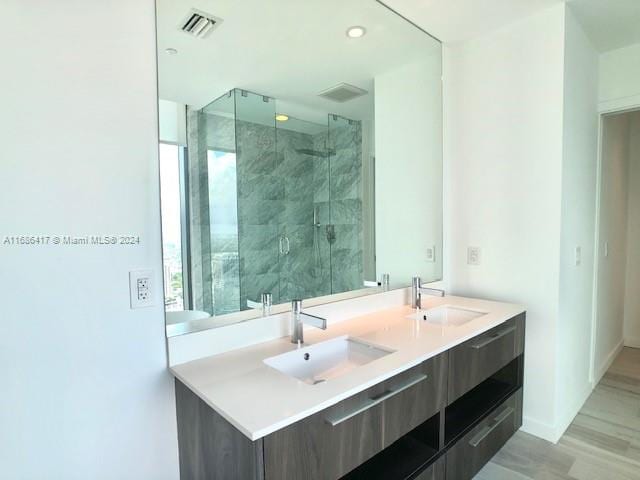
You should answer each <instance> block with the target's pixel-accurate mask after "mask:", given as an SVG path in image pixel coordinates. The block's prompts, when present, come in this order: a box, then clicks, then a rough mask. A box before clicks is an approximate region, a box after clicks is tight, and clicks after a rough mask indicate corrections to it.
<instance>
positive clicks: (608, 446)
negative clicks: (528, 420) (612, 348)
mask: <svg viewBox="0 0 640 480" xmlns="http://www.w3.org/2000/svg"><path fill="white" fill-rule="evenodd" d="M507 479H509V480H511V479H513V480H559V479H571V480H632V479H633V480H635V479H638V480H640V349H632V348H625V349H624V350H623V351H622V353H621V354H620V355H619V356H618V358H617V359H616V360H615V362H614V363H613V365H612V366H611V368H610V369H609V371H608V372H607V373H606V374H605V376H604V377H603V378H602V380H601V381H600V383H599V384H598V386H597V387H596V388H595V390H594V391H593V393H592V394H591V396H590V397H589V399H588V400H587V402H586V403H585V405H584V407H582V410H580V413H579V414H578V416H577V417H576V418H575V420H574V421H573V423H572V424H571V426H570V427H569V429H568V430H567V432H566V433H565V434H564V436H563V437H562V438H561V439H560V441H559V442H558V444H557V445H553V444H552V443H549V442H546V441H544V440H540V439H538V438H536V437H532V436H531V435H527V434H526V433H522V432H518V433H517V434H516V435H515V436H514V437H513V438H512V439H511V440H510V441H509V442H508V443H507V444H506V445H505V446H504V448H503V449H502V450H501V451H500V452H498V454H497V455H496V456H495V457H494V458H493V460H492V461H491V462H490V463H488V464H487V465H486V466H485V468H484V469H483V470H482V471H481V472H480V473H478V475H477V476H476V477H475V480H507Z"/></svg>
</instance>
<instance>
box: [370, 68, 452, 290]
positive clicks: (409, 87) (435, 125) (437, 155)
mask: <svg viewBox="0 0 640 480" xmlns="http://www.w3.org/2000/svg"><path fill="white" fill-rule="evenodd" d="M441 76H442V60H441V57H440V55H433V56H431V57H429V58H427V59H426V60H425V61H424V62H418V63H415V64H410V65H405V66H403V67H400V68H397V69H395V70H392V71H390V72H386V73H384V74H381V75H378V76H376V78H375V93H376V95H375V127H376V137H375V152H376V162H375V214H376V236H375V246H376V270H377V273H378V276H380V275H381V274H383V273H389V274H390V278H391V283H392V284H404V285H406V284H408V283H409V282H411V277H412V276H414V275H422V277H423V280H424V281H425V282H426V281H434V280H439V279H441V278H442V265H443V254H442V218H443V217H442V215H443V212H442V91H441V88H440V85H441ZM407 225H413V226H414V227H415V229H413V230H412V229H409V230H407ZM433 245H435V246H436V261H435V262H433V263H431V262H428V261H427V248H428V247H429V246H433Z"/></svg>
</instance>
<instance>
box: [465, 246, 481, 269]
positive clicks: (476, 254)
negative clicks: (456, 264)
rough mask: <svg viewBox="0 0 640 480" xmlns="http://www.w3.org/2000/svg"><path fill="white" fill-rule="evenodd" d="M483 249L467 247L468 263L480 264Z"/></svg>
mask: <svg viewBox="0 0 640 480" xmlns="http://www.w3.org/2000/svg"><path fill="white" fill-rule="evenodd" d="M481 253H482V250H481V249H480V247H468V248H467V265H480V256H481Z"/></svg>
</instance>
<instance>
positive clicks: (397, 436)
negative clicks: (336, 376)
mask: <svg viewBox="0 0 640 480" xmlns="http://www.w3.org/2000/svg"><path fill="white" fill-rule="evenodd" d="M524 328H525V314H524V313H522V314H520V315H517V316H516V317H513V318H511V319H509V320H507V321H506V322H504V323H502V324H500V325H498V326H497V327H495V328H492V329H491V330H489V331H487V332H484V333H482V334H480V335H477V336H476V337H473V338H471V339H470V340H467V341H466V342H464V343H461V344H459V345H457V346H455V347H453V348H451V349H449V350H447V351H444V352H442V353H440V354H438V355H436V356H434V357H432V358H430V359H428V360H426V361H424V362H422V363H421V364H419V365H417V366H415V367H412V368H409V369H407V370H405V371H404V372H402V373H400V374H398V375H396V376H394V377H391V378H389V379H388V380H385V381H383V382H381V383H379V384H377V385H374V386H373V387H370V388H368V389H366V390H364V391H362V392H360V393H358V394H356V395H353V396H352V397H349V398H347V399H345V400H343V401H341V402H338V403H337V404H335V405H333V406H331V407H329V408H327V409H324V410H322V411H320V412H318V413H315V414H313V415H310V416H309V417H307V418H304V419H302V420H300V421H298V422H295V423H293V424H291V425H288V426H286V427H284V428H281V429H279V430H277V431H275V432H273V433H270V434H268V435H266V436H265V437H263V438H260V439H258V440H256V441H251V440H250V439H249V438H248V437H246V436H245V435H244V434H243V433H241V432H240V431H239V430H237V429H236V428H235V427H234V426H232V425H231V424H230V423H228V422H227V421H226V420H225V419H224V418H223V417H222V416H221V415H219V414H218V413H217V412H215V411H214V410H213V409H212V408H210V407H209V406H208V405H207V404H206V403H205V402H203V401H202V400H201V399H200V398H199V397H198V396H197V395H195V394H194V393H193V392H192V391H191V390H190V389H189V388H187V387H186V386H185V385H184V384H182V383H181V382H180V381H179V380H176V408H177V411H178V435H179V438H178V440H179V449H180V471H181V479H182V480H195V479H198V480H199V479H207V480H210V479H225V480H226V479H231V478H233V479H248V480H272V479H273V480H289V479H290V480H301V479H305V480H313V479H320V480H337V479H344V480H354V479H366V480H376V479H380V480H382V479H384V480H442V479H447V480H470V479H471V478H473V476H474V475H475V474H476V473H477V472H478V471H479V470H480V469H481V468H482V467H483V466H484V465H485V464H486V463H487V462H488V461H489V460H490V459H491V457H493V455H495V454H496V453H497V452H498V450H500V448H501V447H502V446H503V445H504V444H505V443H506V441H507V440H508V439H509V438H510V437H511V436H512V435H513V434H514V433H515V432H516V431H517V430H518V429H519V428H520V426H521V425H522V389H523V368H524ZM256 401H259V399H256Z"/></svg>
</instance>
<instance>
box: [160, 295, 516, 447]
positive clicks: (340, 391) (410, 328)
mask: <svg viewBox="0 0 640 480" xmlns="http://www.w3.org/2000/svg"><path fill="white" fill-rule="evenodd" d="M438 305H451V306H459V307H464V308H469V309H473V310H478V311H483V312H487V314H486V315H483V316H481V317H478V318H476V319H474V320H472V321H470V322H468V323H466V324H463V325H460V326H441V325H434V324H429V323H426V322H422V321H415V320H409V319H407V318H406V317H407V315H410V314H411V313H413V312H415V310H413V309H412V308H411V307H409V306H407V305H405V306H402V307H395V308H391V309H388V310H381V311H379V312H375V313H373V314H368V315H364V316H361V317H357V318H353V319H351V320H345V321H343V322H340V323H336V324H333V325H329V327H328V328H327V330H318V329H315V328H313V327H311V328H307V327H305V331H304V335H305V346H308V345H310V344H314V343H318V342H321V341H324V340H327V339H330V338H334V337H338V336H341V335H345V334H349V335H351V336H353V337H357V338H361V339H363V340H366V341H368V342H371V343H373V344H376V345H380V346H383V347H388V348H389V349H392V350H395V352H394V353H392V354H390V355H386V356H384V357H382V358H380V359H377V360H375V361H373V362H371V363H368V364H366V365H362V366H360V367H358V368H356V369H354V370H352V371H350V372H348V373H346V374H344V375H342V376H340V377H337V378H333V379H330V380H328V381H326V382H323V383H320V384H317V385H309V384H307V383H304V382H302V381H300V380H297V379H295V378H293V377H289V376H287V375H285V374H284V373H281V372H279V371H277V370H275V369H273V368H271V367H269V366H267V365H266V364H265V363H264V362H263V360H264V359H265V358H269V357H272V356H274V355H278V354H280V353H284V352H288V351H291V350H294V349H296V348H297V347H296V346H295V345H293V344H292V343H291V342H290V341H289V337H285V338H281V339H278V340H273V341H269V342H265V343H260V344H257V345H252V346H250V347H246V348H242V349H239V350H234V351H231V352H227V353H223V354H221V355H215V356H211V357H206V358H201V359H198V360H194V361H191V362H188V363H183V364H180V365H176V366H174V367H172V368H171V371H172V373H173V374H174V375H175V376H176V377H177V378H178V379H180V380H181V381H182V382H183V383H184V384H185V385H187V386H188V387H189V388H190V389H191V390H193V392H195V393H196V394H197V395H198V396H199V397H200V398H201V399H202V400H203V401H204V402H206V403H207V404H208V405H209V406H211V407H212V408H213V409H214V410H215V411H216V412H218V413H219V414H220V415H222V416H223V417H224V418H225V419H226V420H227V421H228V422H230V423H231V424H232V425H234V426H235V427H236V428H237V429H238V430H240V431H241V432H242V433H244V434H245V435H246V436H247V437H248V438H250V439H251V440H257V439H259V438H262V437H264V436H266V435H269V434H270V433H272V432H275V431H276V430H279V429H281V428H283V427H286V426H288V425H291V424H292V423H295V422H297V421H298V420H301V419H303V418H306V417H308V416H309V415H312V414H314V413H316V412H319V411H320V410H324V409H325V408H327V407H330V406H331V405H334V404H336V403H338V402H339V401H341V400H344V399H345V398H348V397H350V396H352V395H354V394H356V393H358V392H361V391H363V390H365V389H367V388H369V387H371V386H373V385H375V384H377V383H380V382H382V381H384V380H386V379H387V378H390V377H392V376H394V375H397V374H398V373H401V372H403V371H405V370H407V369H409V368H411V367H413V366H415V365H418V364H419V363H421V362H424V361H425V360H427V359H429V358H431V357H434V356H436V355H438V354H439V353H441V352H443V351H445V350H448V349H450V348H452V347H454V346H456V345H458V344H460V343H462V342H464V341H466V340H468V339H470V338H472V337H475V336H476V335H478V334H481V333H483V332H485V331H487V330H490V329H491V328H493V327H495V326H497V325H500V324H501V323H503V322H505V321H506V320H508V319H510V318H512V317H514V316H515V315H518V314H520V313H522V312H524V309H523V308H522V307H521V306H518V305H512V304H507V303H498V302H490V301H486V300H477V299H471V298H463V297H453V296H447V297H444V298H435V297H434V298H430V299H428V300H427V305H426V306H425V307H424V308H425V309H428V308H433V307H435V306H438Z"/></svg>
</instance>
